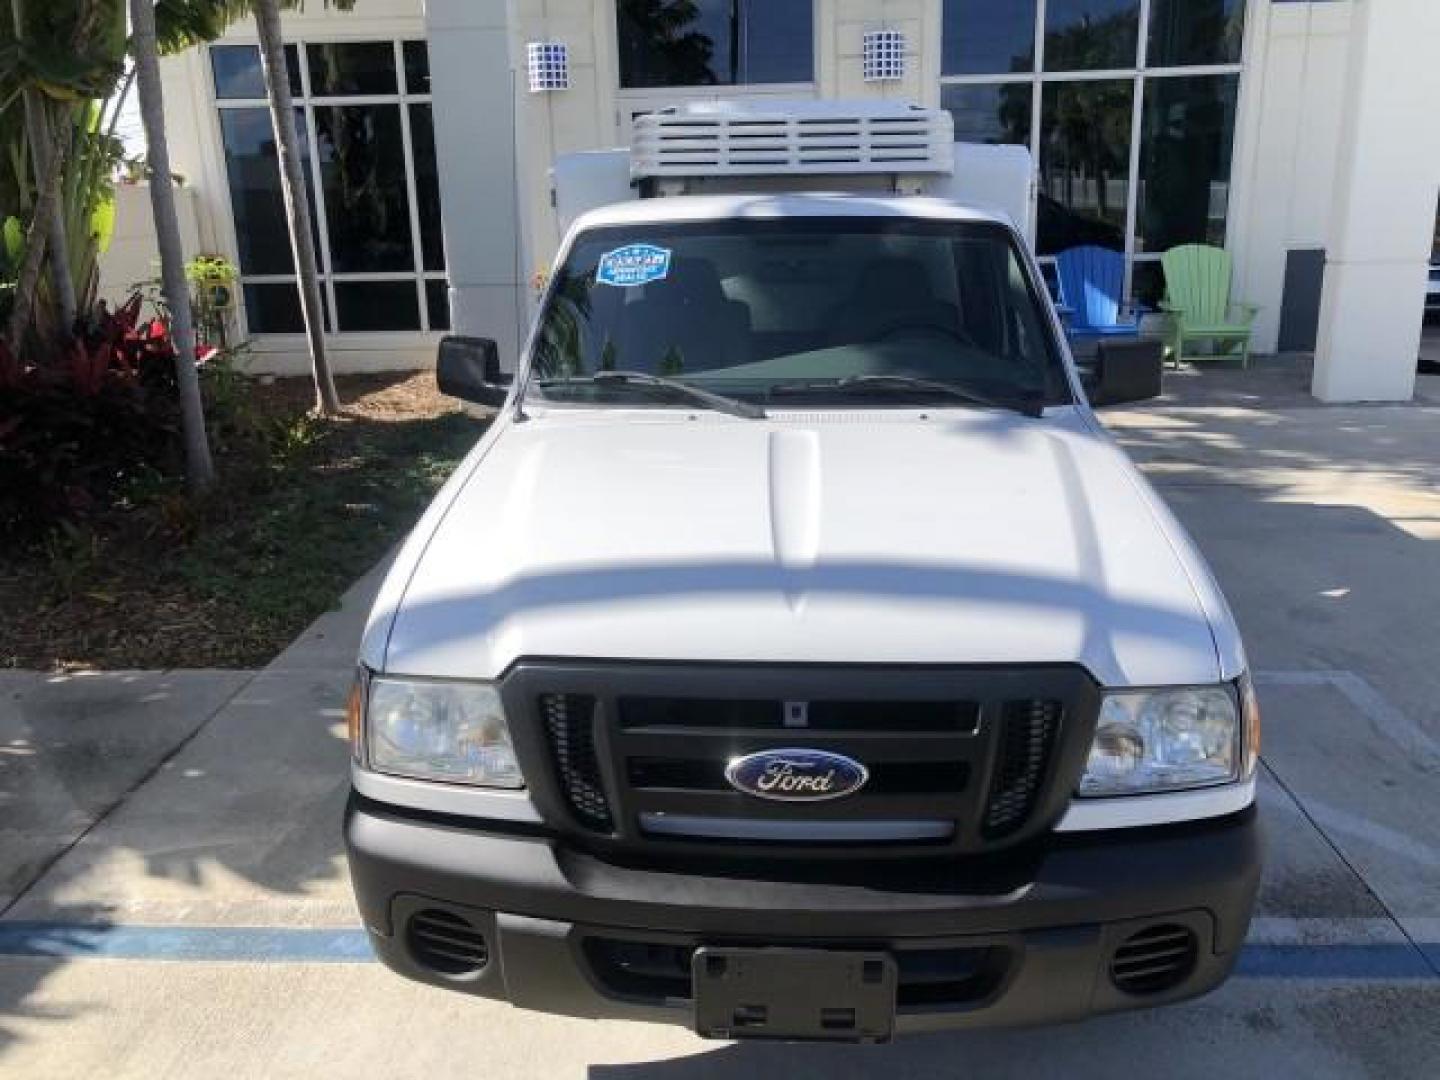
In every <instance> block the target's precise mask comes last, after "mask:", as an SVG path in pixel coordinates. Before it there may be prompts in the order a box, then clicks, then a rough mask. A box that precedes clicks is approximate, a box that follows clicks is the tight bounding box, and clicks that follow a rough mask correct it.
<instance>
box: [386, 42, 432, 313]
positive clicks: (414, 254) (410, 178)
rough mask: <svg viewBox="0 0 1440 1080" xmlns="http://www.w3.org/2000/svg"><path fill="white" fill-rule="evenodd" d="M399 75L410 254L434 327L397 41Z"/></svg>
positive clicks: (422, 304)
mask: <svg viewBox="0 0 1440 1080" xmlns="http://www.w3.org/2000/svg"><path fill="white" fill-rule="evenodd" d="M394 44H395V63H396V68H395V72H396V75H397V76H398V77H399V79H400V145H401V147H402V149H403V152H404V158H405V200H406V206H407V207H408V209H409V211H410V255H411V263H412V265H413V266H414V268H415V298H416V303H418V304H419V305H420V329H421V330H422V331H427V330H429V329H430V311H429V304H427V303H426V302H425V300H426V297H425V280H424V277H423V275H424V273H425V253H424V252H423V251H422V250H421V236H420V198H419V194H420V193H419V188H418V186H417V185H416V183H415V144H414V142H413V141H412V140H411V137H410V104H409V101H408V100H407V92H408V79H407V78H406V77H405V53H404V46H403V45H402V44H401V43H400V42H399V41H396V42H395V43H394Z"/></svg>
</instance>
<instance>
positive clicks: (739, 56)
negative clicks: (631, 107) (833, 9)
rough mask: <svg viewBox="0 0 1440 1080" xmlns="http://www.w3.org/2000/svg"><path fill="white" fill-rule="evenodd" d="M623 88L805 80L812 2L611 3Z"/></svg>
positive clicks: (811, 61) (809, 71) (811, 63)
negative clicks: (614, 9) (613, 4)
mask: <svg viewBox="0 0 1440 1080" xmlns="http://www.w3.org/2000/svg"><path fill="white" fill-rule="evenodd" d="M616 12H617V15H616V17H617V31H618V35H619V51H620V84H621V86H624V87H627V88H640V87H661V86H717V85H734V84H737V83H786V82H809V81H810V80H811V79H813V78H814V77H815V55H814V54H815V49H814V42H813V35H814V12H813V4H812V0H618V4H617V6H616Z"/></svg>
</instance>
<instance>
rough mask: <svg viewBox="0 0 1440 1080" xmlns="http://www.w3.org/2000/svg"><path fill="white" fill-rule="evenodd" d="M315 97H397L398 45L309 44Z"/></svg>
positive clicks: (349, 42) (311, 90) (308, 53)
mask: <svg viewBox="0 0 1440 1080" xmlns="http://www.w3.org/2000/svg"><path fill="white" fill-rule="evenodd" d="M305 55H306V56H307V57H309V60H310V93H311V94H312V95H314V96H315V97H340V96H349V95H353V94H394V93H396V92H397V90H396V83H395V46H394V45H392V44H391V43H390V42H388V41H348V42H343V43H331V44H318V45H317V44H307V45H306V46H305Z"/></svg>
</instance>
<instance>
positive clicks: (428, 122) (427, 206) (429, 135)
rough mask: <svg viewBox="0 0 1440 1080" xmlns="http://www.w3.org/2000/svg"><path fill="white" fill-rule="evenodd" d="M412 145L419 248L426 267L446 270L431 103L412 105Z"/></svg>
mask: <svg viewBox="0 0 1440 1080" xmlns="http://www.w3.org/2000/svg"><path fill="white" fill-rule="evenodd" d="M410 146H411V148H412V149H413V150H414V151H415V205H416V207H417V208H418V209H419V211H420V250H421V252H422V254H423V255H424V259H425V269H426V270H444V269H445V242H444V239H443V234H442V232H441V229H440V170H439V169H438V168H437V167H436V164H435V124H434V121H433V117H432V115H431V112H430V106H429V105H411V106H410Z"/></svg>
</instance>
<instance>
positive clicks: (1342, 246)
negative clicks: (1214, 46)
mask: <svg viewBox="0 0 1440 1080" xmlns="http://www.w3.org/2000/svg"><path fill="white" fill-rule="evenodd" d="M1351 33H1352V36H1351V42H1350V49H1349V70H1348V72H1347V73H1346V94H1345V107H1344V118H1343V121H1342V127H1341V133H1340V147H1339V155H1338V168H1337V173H1336V178H1335V201H1334V208H1333V211H1332V214H1331V222H1330V242H1329V256H1328V261H1327V265H1326V268H1325V288H1324V294H1323V297H1322V300H1321V308H1320V336H1319V343H1318V346H1317V348H1316V352H1315V376H1314V381H1313V383H1312V385H1311V390H1312V392H1313V393H1314V394H1315V396H1316V397H1318V398H1320V399H1321V400H1322V401H1408V400H1409V399H1410V397H1411V395H1412V394H1413V393H1414V390H1415V361H1416V357H1417V354H1418V351H1419V347H1420V327H1421V322H1422V318H1423V314H1422V312H1423V308H1424V297H1425V280H1426V265H1427V262H1428V259H1429V254H1430V242H1431V236H1432V230H1433V227H1434V222H1435V202H1436V195H1437V192H1440V121H1437V119H1436V116H1437V113H1436V109H1437V102H1440V3H1436V2H1435V0H1366V2H1363V3H1361V2H1357V3H1356V4H1355V5H1354V22H1353V26H1352V31H1351ZM1337 74H1338V73H1337Z"/></svg>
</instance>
